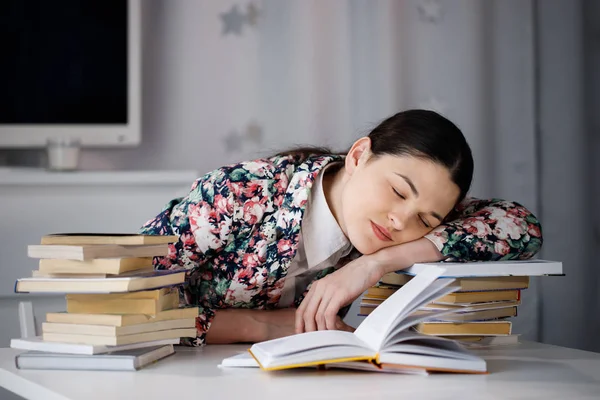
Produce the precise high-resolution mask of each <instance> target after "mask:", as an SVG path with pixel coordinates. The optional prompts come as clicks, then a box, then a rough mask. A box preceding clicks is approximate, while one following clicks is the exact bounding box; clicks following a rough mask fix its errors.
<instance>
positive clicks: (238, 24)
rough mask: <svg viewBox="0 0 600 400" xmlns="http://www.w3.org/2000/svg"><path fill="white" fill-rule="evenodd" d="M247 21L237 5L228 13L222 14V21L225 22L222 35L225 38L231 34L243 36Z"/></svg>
mask: <svg viewBox="0 0 600 400" xmlns="http://www.w3.org/2000/svg"><path fill="white" fill-rule="evenodd" d="M245 19H246V17H245V16H244V14H242V13H240V10H239V9H238V5H237V4H235V5H234V6H232V7H231V10H229V11H228V12H226V13H221V20H222V21H223V32H222V33H221V34H222V35H223V36H225V35H227V34H228V33H231V34H235V35H239V36H241V35H242V28H243V27H244V22H245Z"/></svg>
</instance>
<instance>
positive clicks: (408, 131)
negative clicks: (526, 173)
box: [277, 110, 473, 202]
mask: <svg viewBox="0 0 600 400" xmlns="http://www.w3.org/2000/svg"><path fill="white" fill-rule="evenodd" d="M369 138H370V139H371V153H372V154H373V156H374V157H379V156H382V155H392V156H412V157H418V158H422V159H425V160H430V161H433V162H435V163H437V164H439V165H441V166H443V167H445V168H446V169H447V170H448V171H449V172H450V176H451V178H452V181H453V182H454V183H455V184H456V185H457V186H458V187H459V189H460V195H459V197H458V202H460V201H461V200H463V199H464V198H465V196H466V195H467V192H468V191H469V188H470V187H471V181H472V179H473V155H472V154H471V148H470V147H469V144H468V143H467V141H466V139H465V137H464V136H463V134H462V132H461V131H460V129H458V127H457V126H456V125H454V124H453V123H452V122H450V121H449V120H448V119H447V118H445V117H443V116H441V115H440V114H438V113H436V112H435V111H428V110H407V111H402V112H399V113H397V114H395V115H393V116H391V117H389V118H387V119H386V120H384V121H383V122H381V123H380V124H379V125H378V126H377V127H376V128H375V129H373V130H372V131H371V133H369ZM331 154H344V153H334V152H332V151H330V150H329V149H327V148H323V147H300V148H296V149H293V150H289V151H285V152H281V153H278V154H277V155H280V156H289V155H292V156H297V157H300V158H301V159H305V158H307V157H309V156H311V155H331Z"/></svg>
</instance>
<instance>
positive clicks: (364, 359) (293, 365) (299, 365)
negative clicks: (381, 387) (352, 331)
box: [248, 349, 378, 371]
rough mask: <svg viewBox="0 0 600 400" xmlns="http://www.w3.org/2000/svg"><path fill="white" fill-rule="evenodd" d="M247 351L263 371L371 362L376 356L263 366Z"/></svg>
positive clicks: (250, 351)
mask: <svg viewBox="0 0 600 400" xmlns="http://www.w3.org/2000/svg"><path fill="white" fill-rule="evenodd" d="M248 352H249V353H250V355H251V356H252V358H254V360H255V361H256V362H257V363H258V365H259V367H260V369H262V370H264V371H280V370H284V369H292V368H304V367H314V366H318V365H323V364H335V363H339V362H348V361H371V362H373V361H374V360H375V359H376V358H377V357H378V355H377V356H375V357H347V358H337V359H333V360H320V361H311V362H307V363H300V364H289V365H282V366H279V367H270V368H265V367H263V365H262V364H261V363H260V361H258V358H256V356H255V355H254V354H252V350H250V349H248Z"/></svg>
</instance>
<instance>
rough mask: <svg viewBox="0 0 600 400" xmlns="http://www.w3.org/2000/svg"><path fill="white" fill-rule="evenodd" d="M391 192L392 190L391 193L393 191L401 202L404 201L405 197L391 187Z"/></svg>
mask: <svg viewBox="0 0 600 400" xmlns="http://www.w3.org/2000/svg"><path fill="white" fill-rule="evenodd" d="M392 190H393V191H394V193H396V195H397V196H398V197H400V198H401V199H402V200H406V196H404V195H403V194H402V193H400V192H399V191H397V190H396V188H394V187H393V186H392Z"/></svg>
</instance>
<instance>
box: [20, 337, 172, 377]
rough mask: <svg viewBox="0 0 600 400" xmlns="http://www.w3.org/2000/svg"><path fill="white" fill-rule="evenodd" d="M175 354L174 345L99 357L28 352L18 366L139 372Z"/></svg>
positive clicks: (23, 367)
mask: <svg viewBox="0 0 600 400" xmlns="http://www.w3.org/2000/svg"><path fill="white" fill-rule="evenodd" d="M173 353H175V349H174V348H173V345H172V344H168V345H164V346H153V347H144V348H138V349H130V350H122V351H116V352H111V353H106V354H96V355H83V354H57V353H46V352H43V351H26V352H24V353H21V354H19V355H17V356H16V357H15V364H16V366H17V368H18V369H56V370H89V371H136V370H138V369H140V368H143V367H145V366H146V365H148V364H150V363H153V362H155V361H158V360H160V359H162V358H165V357H167V356H169V355H171V354H173Z"/></svg>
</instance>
